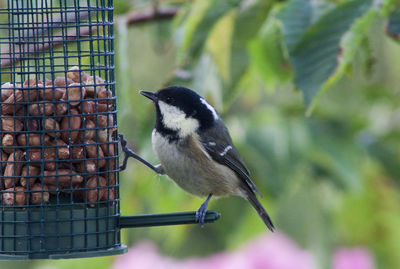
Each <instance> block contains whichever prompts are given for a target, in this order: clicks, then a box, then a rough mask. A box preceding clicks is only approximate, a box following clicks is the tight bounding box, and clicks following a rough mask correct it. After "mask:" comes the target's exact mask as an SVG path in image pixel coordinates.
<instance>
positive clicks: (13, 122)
mask: <svg viewBox="0 0 400 269" xmlns="http://www.w3.org/2000/svg"><path fill="white" fill-rule="evenodd" d="M1 127H2V128H1V129H2V130H3V131H6V132H20V131H22V129H23V128H24V125H23V123H22V121H20V120H19V119H16V118H2V119H1Z"/></svg>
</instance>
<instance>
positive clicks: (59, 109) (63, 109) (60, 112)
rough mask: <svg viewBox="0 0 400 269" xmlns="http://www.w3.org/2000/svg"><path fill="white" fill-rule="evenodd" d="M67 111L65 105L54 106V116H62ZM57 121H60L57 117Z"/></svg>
mask: <svg viewBox="0 0 400 269" xmlns="http://www.w3.org/2000/svg"><path fill="white" fill-rule="evenodd" d="M67 111H68V105H67V103H58V104H57V105H56V115H58V116H60V115H64V114H65V113H67ZM58 119H62V118H61V117H59V118H58Z"/></svg>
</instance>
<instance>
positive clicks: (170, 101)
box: [165, 97, 174, 104]
mask: <svg viewBox="0 0 400 269" xmlns="http://www.w3.org/2000/svg"><path fill="white" fill-rule="evenodd" d="M165 101H167V103H168V104H172V103H173V102H174V98H172V97H167V99H166V100H165Z"/></svg>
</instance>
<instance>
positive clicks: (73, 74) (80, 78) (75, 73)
mask: <svg viewBox="0 0 400 269" xmlns="http://www.w3.org/2000/svg"><path fill="white" fill-rule="evenodd" d="M67 77H68V78H69V79H71V80H73V81H74V82H84V81H86V80H87V79H88V77H89V76H88V75H87V74H86V73H85V72H83V71H82V72H80V70H79V67H78V66H73V67H71V69H70V70H68V73H67Z"/></svg>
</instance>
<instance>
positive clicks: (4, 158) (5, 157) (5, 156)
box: [0, 150, 8, 171]
mask: <svg viewBox="0 0 400 269" xmlns="http://www.w3.org/2000/svg"><path fill="white" fill-rule="evenodd" d="M0 155H1V156H0V157H1V165H0V171H3V168H4V167H6V165H7V160H8V154H6V153H4V152H3V151H1V150H0Z"/></svg>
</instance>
